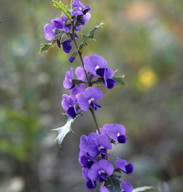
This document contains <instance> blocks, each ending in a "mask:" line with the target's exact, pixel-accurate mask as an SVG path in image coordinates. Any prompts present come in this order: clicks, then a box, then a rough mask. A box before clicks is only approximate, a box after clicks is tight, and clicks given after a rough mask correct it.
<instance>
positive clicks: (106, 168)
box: [88, 159, 114, 182]
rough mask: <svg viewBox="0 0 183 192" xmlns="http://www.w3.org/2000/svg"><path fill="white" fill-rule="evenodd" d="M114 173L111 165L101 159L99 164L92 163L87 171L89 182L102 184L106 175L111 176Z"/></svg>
mask: <svg viewBox="0 0 183 192" xmlns="http://www.w3.org/2000/svg"><path fill="white" fill-rule="evenodd" d="M113 171H114V168H113V165H112V164H111V163H110V162H109V161H107V160H105V159H102V160H100V161H99V163H94V164H93V165H92V167H91V169H89V171H88V178H89V179H90V180H91V181H97V180H99V182H103V181H106V180H107V175H112V173H113Z"/></svg>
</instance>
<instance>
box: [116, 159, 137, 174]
mask: <svg viewBox="0 0 183 192" xmlns="http://www.w3.org/2000/svg"><path fill="white" fill-rule="evenodd" d="M116 166H117V167H118V168H119V169H121V170H122V171H123V172H124V173H126V174H131V173H132V172H133V167H134V166H133V164H128V163H127V161H126V160H125V159H120V158H119V157H117V160H116Z"/></svg>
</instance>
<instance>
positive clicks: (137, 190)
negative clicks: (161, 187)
mask: <svg viewBox="0 0 183 192" xmlns="http://www.w3.org/2000/svg"><path fill="white" fill-rule="evenodd" d="M152 190H155V188H154V187H152V186H150V187H138V188H136V189H134V190H133V191H132V192H145V191H152Z"/></svg>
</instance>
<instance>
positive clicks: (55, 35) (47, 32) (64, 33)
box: [44, 0, 91, 53]
mask: <svg viewBox="0 0 183 192" xmlns="http://www.w3.org/2000/svg"><path fill="white" fill-rule="evenodd" d="M72 6H73V9H72V11H71V15H72V20H73V26H74V30H75V31H79V30H81V25H85V23H86V21H88V20H89V19H90V17H91V14H90V13H88V12H89V11H90V6H86V7H85V5H84V4H83V3H82V2H80V1H79V0H74V1H73V3H72ZM71 31H72V22H71V20H70V19H68V18H67V17H66V15H65V14H62V16H61V17H58V18H56V19H52V20H51V24H46V25H45V26H44V36H45V39H47V40H48V41H53V40H55V41H56V42H57V45H58V47H61V45H62V47H63V50H64V51H65V52H66V53H69V52H70V51H71V49H72V46H71V42H72V33H71ZM75 36H76V37H77V35H76V34H75Z"/></svg>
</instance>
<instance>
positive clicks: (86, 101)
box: [78, 87, 103, 111]
mask: <svg viewBox="0 0 183 192" xmlns="http://www.w3.org/2000/svg"><path fill="white" fill-rule="evenodd" d="M102 97H103V94H102V92H101V91H100V90H99V89H98V88H96V87H88V88H86V89H85V91H84V92H83V93H80V94H79V95H78V104H79V107H80V108H81V109H82V110H83V111H88V109H89V106H90V105H91V106H92V107H93V109H94V110H97V108H101V106H100V105H98V104H97V103H96V102H95V101H97V100H99V99H102Z"/></svg>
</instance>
